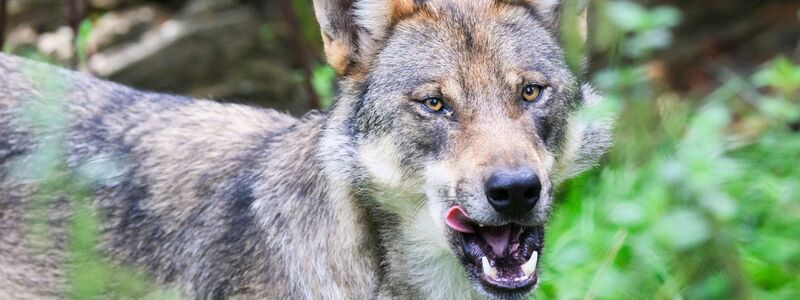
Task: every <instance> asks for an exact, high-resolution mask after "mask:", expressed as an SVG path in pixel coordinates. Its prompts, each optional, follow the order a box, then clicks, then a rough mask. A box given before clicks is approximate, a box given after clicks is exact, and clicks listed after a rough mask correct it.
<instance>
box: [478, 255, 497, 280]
mask: <svg viewBox="0 0 800 300" xmlns="http://www.w3.org/2000/svg"><path fill="white" fill-rule="evenodd" d="M481 262H482V263H483V274H486V276H489V278H491V279H495V280H496V279H497V269H495V268H494V267H492V265H490V264H489V259H488V258H486V256H484V257H483V258H481Z"/></svg>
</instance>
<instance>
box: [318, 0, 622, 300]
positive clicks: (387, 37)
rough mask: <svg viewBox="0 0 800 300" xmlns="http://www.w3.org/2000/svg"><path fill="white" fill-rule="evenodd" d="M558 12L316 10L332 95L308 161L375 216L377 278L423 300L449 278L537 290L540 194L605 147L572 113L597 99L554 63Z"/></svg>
mask: <svg viewBox="0 0 800 300" xmlns="http://www.w3.org/2000/svg"><path fill="white" fill-rule="evenodd" d="M559 5H560V4H559V1H557V0H528V1H524V0H470V1H461V0H350V1H348V0H339V1H337V0H315V6H316V12H317V18H318V20H319V22H320V25H321V27H322V34H323V40H324V42H325V50H326V55H327V57H328V61H329V63H330V64H331V65H332V66H333V68H334V69H335V70H336V71H337V73H338V74H339V75H340V78H341V81H340V86H341V89H342V95H341V97H340V98H339V100H338V103H337V104H336V106H335V107H334V109H333V111H332V113H331V116H330V121H329V124H328V127H327V128H326V132H325V135H324V137H323V143H322V147H323V149H322V155H323V156H324V159H325V160H326V161H327V162H326V164H327V167H328V168H327V170H328V172H329V174H332V175H334V176H340V178H341V179H342V180H343V181H347V183H348V185H349V186H350V187H351V188H352V189H353V191H354V193H355V194H358V195H362V200H364V201H366V202H368V204H367V205H368V206H370V207H373V208H375V211H377V212H376V214H378V215H380V216H381V217H380V219H381V220H379V221H377V222H379V223H381V225H380V226H381V231H382V233H383V239H384V243H385V244H388V246H386V248H387V250H386V251H387V256H389V257H390V260H391V261H390V262H389V263H390V265H389V269H390V271H389V272H390V273H392V272H394V274H389V275H388V276H389V277H393V278H398V279H402V280H403V281H405V283H406V284H408V285H409V286H411V287H413V288H416V289H417V290H418V291H417V292H419V293H428V294H429V296H430V295H434V294H436V293H437V292H436V289H437V286H438V288H439V289H440V290H446V289H448V288H453V289H457V288H459V281H458V279H453V278H452V277H453V276H456V277H461V279H462V280H461V282H464V283H467V282H468V283H469V284H468V285H471V286H472V287H473V288H474V289H470V290H476V291H479V292H481V293H482V294H484V295H486V296H488V297H490V298H503V299H505V298H518V297H522V296H524V295H526V294H527V293H528V292H530V290H531V289H532V288H533V287H534V286H535V285H536V283H537V281H538V272H537V265H538V264H537V261H538V257H539V256H540V255H541V250H542V246H543V238H544V225H545V223H546V221H547V218H548V215H549V212H550V210H551V206H552V204H553V199H552V196H553V189H554V187H555V185H556V184H557V183H558V182H560V181H562V180H564V179H565V178H568V177H569V176H572V175H574V174H577V173H578V172H580V171H582V170H583V169H586V168H587V167H589V166H591V165H592V164H594V163H595V162H596V161H597V159H598V157H599V156H600V155H602V153H603V152H604V151H605V150H606V148H607V147H608V141H609V136H610V133H609V132H608V127H607V126H606V125H605V124H602V123H598V124H586V123H582V122H579V121H578V120H577V118H575V117H574V116H575V114H576V111H577V110H579V109H581V108H583V107H586V106H587V105H589V104H591V102H594V101H596V100H597V99H596V98H597V96H595V94H594V93H593V92H592V90H591V88H589V87H588V86H584V85H582V84H581V83H580V82H579V81H578V79H576V76H575V75H574V74H573V73H572V72H571V71H570V69H569V68H568V66H567V64H566V63H565V58H564V54H563V51H562V50H561V47H560V46H559V42H558V41H557V39H556V38H555V36H556V33H557V31H558V28H557V27H558V24H559V23H560V22H559V20H558V11H559ZM387 239H391V240H390V241H386V240H387ZM448 263H451V264H450V265H455V266H456V267H452V268H451V267H450V265H448ZM397 273H407V274H405V275H404V274H397ZM437 276H438V277H441V276H447V278H435V277H437ZM431 281H438V282H431ZM442 281H445V282H448V283H445V284H446V285H449V286H439V285H441V284H442V283H441V282H442ZM464 288H467V289H469V288H468V287H464Z"/></svg>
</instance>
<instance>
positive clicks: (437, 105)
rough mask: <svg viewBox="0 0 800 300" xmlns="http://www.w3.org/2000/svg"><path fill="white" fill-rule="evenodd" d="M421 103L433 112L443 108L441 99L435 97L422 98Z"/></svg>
mask: <svg viewBox="0 0 800 300" xmlns="http://www.w3.org/2000/svg"><path fill="white" fill-rule="evenodd" d="M422 104H424V105H425V107H427V108H428V109H430V110H431V111H433V112H439V111H441V110H442V109H443V108H444V103H443V102H442V99H440V98H437V97H430V98H425V100H422Z"/></svg>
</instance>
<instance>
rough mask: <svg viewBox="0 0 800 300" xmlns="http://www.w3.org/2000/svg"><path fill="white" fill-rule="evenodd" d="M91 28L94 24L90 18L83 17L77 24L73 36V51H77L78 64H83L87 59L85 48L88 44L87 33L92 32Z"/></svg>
mask: <svg viewBox="0 0 800 300" xmlns="http://www.w3.org/2000/svg"><path fill="white" fill-rule="evenodd" d="M92 28H94V24H93V23H92V20H90V19H84V20H83V21H81V24H80V25H79V26H78V34H77V35H76V36H75V51H76V52H77V56H78V65H79V66H85V65H86V62H87V61H88V54H87V52H86V48H87V45H88V44H89V35H90V34H91V33H92Z"/></svg>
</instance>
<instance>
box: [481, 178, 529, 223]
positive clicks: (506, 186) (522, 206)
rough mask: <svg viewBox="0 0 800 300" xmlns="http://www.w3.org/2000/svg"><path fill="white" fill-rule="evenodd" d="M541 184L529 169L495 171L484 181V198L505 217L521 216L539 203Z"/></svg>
mask: <svg viewBox="0 0 800 300" xmlns="http://www.w3.org/2000/svg"><path fill="white" fill-rule="evenodd" d="M541 191H542V183H541V181H539V176H537V175H536V172H534V171H533V170H531V169H529V168H520V169H516V170H498V171H495V172H494V173H493V174H492V176H489V179H488V180H486V197H487V198H489V204H491V205H492V207H494V209H495V210H496V211H498V212H500V213H502V214H506V215H511V216H515V215H521V214H523V213H526V212H528V211H530V210H531V209H533V207H534V206H536V201H539V193H540V192H541Z"/></svg>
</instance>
